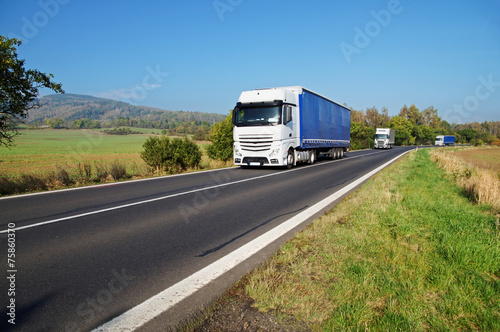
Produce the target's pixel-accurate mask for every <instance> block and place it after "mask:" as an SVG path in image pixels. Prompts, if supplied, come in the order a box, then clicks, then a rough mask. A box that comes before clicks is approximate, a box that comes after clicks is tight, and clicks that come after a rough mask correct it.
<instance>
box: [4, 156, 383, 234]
mask: <svg viewBox="0 0 500 332" xmlns="http://www.w3.org/2000/svg"><path fill="white" fill-rule="evenodd" d="M375 153H380V152H373V153H369V154H364V155H361V156H355V157H350V158H349V159H337V160H333V161H331V162H338V161H341V160H351V159H355V158H360V157H365V156H368V155H371V154H375ZM331 162H328V163H331ZM325 164H327V163H320V164H315V165H310V166H308V167H315V166H321V165H325ZM301 169H305V167H301V168H294V169H290V170H287V171H283V172H278V173H272V174H266V175H261V176H256V177H253V178H248V179H244V180H238V181H234V182H228V183H222V184H217V185H214V186H209V187H203V188H199V189H194V190H189V191H184V192H181V193H177V194H172V195H167V196H162V197H157V198H152V199H148V200H145V201H140V202H135V203H130V204H124V205H118V206H114V207H110V208H107V209H101V210H96V211H90V212H86V213H81V214H76V215H72V216H67V217H63V218H58V219H52V220H47V221H42V222H39V223H35V224H31V225H26V226H20V227H16V228H14V229H13V230H14V231H20V230H23V229H28V228H33V227H39V226H44V225H49V224H53V223H56V222H61V221H66V220H71V219H76V218H81V217H86V216H91V215H94V214H99V213H104V212H109V211H113V210H119V209H124V208H128V207H132V206H137V205H142V204H147V203H152V202H156V201H161V200H165V199H169V198H173V197H178V196H183V195H188V194H193V193H196V192H199V191H204V190H210V189H215V188H220V187H225V186H230V185H233V184H238V183H243V182H248V181H253V180H258V179H263V178H266V177H270V176H276V175H281V174H285V173H288V172H294V171H298V170H301ZM188 174H193V173H188ZM182 175H187V174H182ZM152 179H156V178H152ZM143 180H151V179H143ZM137 181H141V180H137ZM121 183H125V182H118V183H116V184H121ZM128 183H130V182H128ZM106 185H108V186H109V185H113V184H106ZM106 185H100V186H106ZM100 186H98V187H100ZM86 188H88V187H82V188H73V190H76V189H86ZM94 188H95V187H94ZM67 190H71V189H67ZM39 194H42V193H39ZM15 197H22V196H15ZM8 231H9V230H8V229H5V230H2V231H0V234H3V233H7V232H8Z"/></svg>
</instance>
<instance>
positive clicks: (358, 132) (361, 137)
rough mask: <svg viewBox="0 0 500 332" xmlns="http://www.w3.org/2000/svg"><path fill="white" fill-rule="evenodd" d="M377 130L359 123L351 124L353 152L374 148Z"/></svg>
mask: <svg viewBox="0 0 500 332" xmlns="http://www.w3.org/2000/svg"><path fill="white" fill-rule="evenodd" d="M374 136H375V129H374V128H372V127H370V126H367V125H365V124H363V123H359V122H351V148H352V149H353V150H359V149H368V148H370V147H373V139H374Z"/></svg>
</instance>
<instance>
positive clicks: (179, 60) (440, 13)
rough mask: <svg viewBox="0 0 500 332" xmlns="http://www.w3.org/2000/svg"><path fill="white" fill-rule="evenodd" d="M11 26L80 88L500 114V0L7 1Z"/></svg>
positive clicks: (207, 107) (205, 106)
mask: <svg viewBox="0 0 500 332" xmlns="http://www.w3.org/2000/svg"><path fill="white" fill-rule="evenodd" d="M0 34H2V35H7V36H8V37H17V38H20V39H22V40H23V45H21V47H20V48H19V50H18V53H19V56H20V58H24V59H26V65H27V67H29V68H37V69H39V70H41V71H43V72H46V73H52V74H54V76H55V78H54V80H55V81H57V82H61V83H62V84H63V88H64V89H65V91H66V92H67V93H78V94H90V95H94V96H98V97H107V98H111V99H119V100H124V101H128V102H131V103H133V104H136V105H146V106H152V107H159V108H163V109H168V110H189V111H202V112H215V113H227V112H228V111H229V110H230V109H231V108H233V106H234V105H235V103H236V101H237V99H238V97H239V94H240V93H241V91H244V90H252V89H255V88H264V87H275V86H289V85H302V86H304V87H307V88H309V89H311V90H313V91H316V92H318V93H320V94H323V95H325V96H327V97H329V98H331V99H334V100H336V101H338V102H340V103H346V104H347V105H348V106H351V107H353V108H354V109H356V110H365V109H366V108H368V107H373V106H375V107H377V108H378V109H379V110H381V109H382V107H387V108H388V110H389V115H391V116H392V115H397V114H398V113H399V110H400V109H401V108H402V107H403V105H405V104H406V105H408V106H409V105H411V104H415V105H416V106H417V107H418V108H419V109H420V110H423V109H424V108H426V107H429V106H434V107H435V108H436V109H438V112H439V115H440V116H441V117H442V118H443V119H444V120H447V121H449V122H450V123H466V122H473V121H479V122H482V121H500V1H498V0H495V1H493V0H470V1H468V0H467V1H430V0H399V1H398V0H372V1H356V2H354V1H352V2H347V1H331V0H317V1H314V0H312V1H308V2H306V1H295V0H286V1H285V0H271V1H270V0H268V1H263V0H191V1H156V0H151V1H127V0H123V1H94V0H88V1H83V0H39V1H32V0H24V1H14V0H0ZM44 93H47V92H44Z"/></svg>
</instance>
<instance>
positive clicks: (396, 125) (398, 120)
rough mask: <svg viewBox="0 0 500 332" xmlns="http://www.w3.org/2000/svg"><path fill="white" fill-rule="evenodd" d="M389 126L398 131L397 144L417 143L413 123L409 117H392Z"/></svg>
mask: <svg viewBox="0 0 500 332" xmlns="http://www.w3.org/2000/svg"><path fill="white" fill-rule="evenodd" d="M389 127H390V128H392V129H394V131H395V132H396V145H412V144H413V143H415V137H413V136H412V135H411V134H412V131H413V125H412V122H411V121H410V120H409V119H407V118H403V117H401V116H395V117H393V118H392V119H391V123H390V124H389Z"/></svg>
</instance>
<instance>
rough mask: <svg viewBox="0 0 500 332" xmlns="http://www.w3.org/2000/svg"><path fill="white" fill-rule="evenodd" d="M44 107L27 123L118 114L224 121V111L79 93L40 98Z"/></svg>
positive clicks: (180, 120) (151, 119)
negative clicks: (142, 103) (138, 103)
mask: <svg viewBox="0 0 500 332" xmlns="http://www.w3.org/2000/svg"><path fill="white" fill-rule="evenodd" d="M39 101H40V103H41V105H42V106H41V107H39V108H37V109H33V110H31V111H30V112H29V117H28V119H27V120H28V121H27V122H28V123H31V124H35V123H43V121H44V120H45V119H54V118H58V119H62V120H63V121H64V122H72V121H75V120H79V119H89V120H91V121H95V120H98V121H101V122H113V121H114V120H116V119H119V118H126V119H136V120H137V121H140V120H144V121H147V122H150V123H151V122H153V123H155V122H156V123H166V122H174V123H185V122H191V121H196V122H198V123H201V122H203V121H206V122H208V123H209V124H213V123H214V122H219V121H222V120H223V119H224V118H225V115H224V114H217V113H203V112H190V111H168V110H163V109H159V108H153V107H147V106H135V105H132V104H129V103H125V102H121V101H117V100H112V99H105V98H98V97H93V96H88V95H79V94H64V95H61V94H54V95H48V96H44V97H41V98H39Z"/></svg>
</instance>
